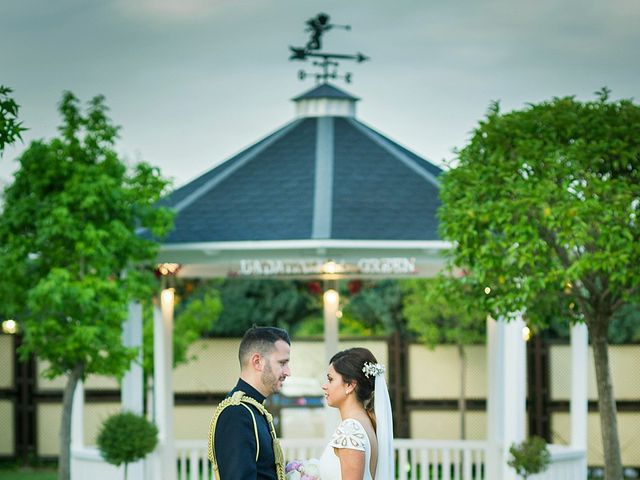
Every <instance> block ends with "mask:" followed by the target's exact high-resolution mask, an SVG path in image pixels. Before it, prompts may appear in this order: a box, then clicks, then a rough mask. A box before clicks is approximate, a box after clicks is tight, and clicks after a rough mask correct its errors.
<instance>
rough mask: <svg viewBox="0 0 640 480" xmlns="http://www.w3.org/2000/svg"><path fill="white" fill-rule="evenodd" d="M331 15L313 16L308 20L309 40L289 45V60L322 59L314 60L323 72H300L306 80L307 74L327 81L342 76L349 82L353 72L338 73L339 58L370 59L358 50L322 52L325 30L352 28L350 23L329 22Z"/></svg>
mask: <svg viewBox="0 0 640 480" xmlns="http://www.w3.org/2000/svg"><path fill="white" fill-rule="evenodd" d="M329 19H330V17H329V15H327V14H326V13H319V14H318V15H316V16H315V17H313V18H310V19H309V20H307V21H306V25H307V28H305V31H306V32H310V37H309V41H308V42H307V44H306V45H305V46H304V47H291V46H290V47H289V49H290V50H291V56H290V57H289V60H302V61H306V60H307V59H308V58H318V59H321V61H314V62H313V65H314V66H317V67H321V68H322V73H313V74H309V73H307V72H305V71H304V70H300V71H299V72H298V78H300V79H301V80H304V79H305V78H306V77H307V76H309V75H312V76H315V79H316V81H317V82H320V81H321V80H322V81H324V82H326V81H327V80H329V79H330V78H331V79H336V78H342V79H344V80H345V81H346V82H347V83H351V73H346V74H345V75H338V66H339V63H338V62H337V60H355V61H356V62H357V63H361V62H364V61H366V60H369V57H367V56H366V55H364V54H362V53H360V52H358V53H356V54H343V53H329V52H322V51H320V50H321V49H322V36H323V35H324V34H325V32H327V31H329V30H331V29H332V28H343V29H345V30H351V27H350V26H349V25H335V24H332V23H329Z"/></svg>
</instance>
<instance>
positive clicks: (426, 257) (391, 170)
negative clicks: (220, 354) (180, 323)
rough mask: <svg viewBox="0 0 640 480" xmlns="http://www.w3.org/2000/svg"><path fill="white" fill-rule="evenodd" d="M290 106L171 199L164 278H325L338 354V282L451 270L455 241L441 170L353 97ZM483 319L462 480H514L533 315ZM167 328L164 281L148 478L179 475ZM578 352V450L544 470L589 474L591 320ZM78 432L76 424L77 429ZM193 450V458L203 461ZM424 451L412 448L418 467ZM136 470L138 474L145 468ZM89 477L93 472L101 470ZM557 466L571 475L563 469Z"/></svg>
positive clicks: (78, 461)
mask: <svg viewBox="0 0 640 480" xmlns="http://www.w3.org/2000/svg"><path fill="white" fill-rule="evenodd" d="M293 101H294V103H295V108H296V117H295V118H294V120H292V121H291V122H289V123H288V124H286V125H284V126H283V127H281V128H279V129H278V130H276V131H275V132H273V133H271V134H269V135H267V136H266V137H264V138H263V139H261V140H259V141H258V142H256V143H255V144H253V145H251V146H249V147H248V148H246V149H245V150H243V151H241V152H240V153H238V154H237V155H235V156H233V157H232V158H230V159H228V160H226V161H224V162H222V163H220V164H219V165H217V166H215V167H214V168H212V169H211V170H209V171H208V172H206V173H204V174H203V175H201V176H200V177H198V178H196V179H195V180H193V181H192V182H190V183H188V184H186V185H184V186H183V187H181V188H179V189H177V190H176V191H174V192H173V193H172V194H171V195H169V196H168V197H167V198H166V199H165V200H164V204H165V205H166V206H168V207H171V208H172V209H174V210H175V211H176V218H175V228H174V230H173V232H172V233H171V234H170V235H169V236H168V238H167V239H165V241H164V243H163V245H162V246H161V249H160V253H159V256H158V262H159V263H160V264H162V268H164V269H165V270H166V271H167V272H169V271H171V272H172V273H175V274H176V275H178V276H182V277H190V278H212V277H227V276H243V277H261V278H264V277H271V278H321V279H323V280H325V286H326V292H325V296H324V299H325V311H324V319H325V349H326V352H327V355H330V354H331V353H333V352H335V351H336V348H337V318H336V311H337V300H338V297H337V292H336V291H335V290H333V289H332V282H333V281H335V280H338V279H343V278H376V277H380V278H389V277H432V276H434V275H435V274H436V273H437V272H438V271H439V270H440V269H441V268H442V266H443V263H444V260H443V255H442V254H443V252H444V251H446V250H447V249H449V248H451V245H450V244H449V243H448V242H444V241H442V240H440V239H439V238H438V234H437V224H438V222H437V218H436V211H437V208H438V206H439V198H438V190H439V182H438V176H439V175H440V173H441V170H440V169H439V168H438V167H437V166H435V165H433V164H431V163H429V162H428V161H426V160H424V159H422V158H421V157H419V156H417V155H416V154H414V153H412V152H411V151H410V150H408V149H406V148H405V147H403V146H401V145H399V144H398V143H396V142H394V141H393V140H390V139H389V138H388V137H386V136H385V135H383V134H381V133H379V132H378V131H376V130H374V129H373V128H371V127H369V126H367V125H366V124H364V123H362V122H361V121H360V120H359V119H357V118H356V103H357V101H358V98H356V97H354V96H353V95H351V94H349V93H347V92H345V91H343V90H341V89H339V88H337V87H335V86H333V85H331V84H329V83H323V84H320V85H318V86H316V87H314V88H312V89H311V90H309V91H307V92H306V93H304V94H302V95H300V96H298V97H295V98H294V99H293ZM487 322H488V335H487V337H488V361H487V365H488V368H489V388H488V392H489V393H488V399H487V422H488V425H487V432H488V434H487V436H488V438H487V441H486V442H481V444H479V442H475V443H476V444H478V445H474V446H473V448H474V449H476V450H478V451H480V452H481V458H480V457H477V458H476V457H473V458H472V456H471V453H470V452H471V447H470V446H465V444H464V442H458V443H459V444H460V445H459V446H458V447H459V454H460V457H459V460H460V464H461V467H460V468H459V470H455V469H454V472H455V471H458V473H459V475H460V476H459V477H457V478H465V479H467V478H469V479H471V478H477V479H479V478H486V479H491V480H508V479H513V478H515V477H514V474H513V472H512V471H511V470H510V469H509V468H508V467H507V466H506V455H507V450H508V447H509V445H510V444H511V443H513V442H517V441H521V440H523V439H524V437H525V416H526V410H525V402H526V387H525V385H526V381H525V376H526V369H525V365H526V356H525V341H524V339H523V338H522V328H523V326H524V323H523V322H522V320H521V319H520V320H515V321H511V322H509V323H507V322H504V321H495V320H493V319H488V321H487ZM141 323H142V315H141V310H140V308H139V306H135V305H134V306H132V307H131V309H130V318H129V321H128V323H127V327H126V332H125V341H127V342H128V343H129V344H131V345H136V344H140V343H141ZM172 325H173V293H172V290H170V289H166V290H164V291H163V292H162V294H161V308H158V309H156V312H155V314H154V364H155V367H154V368H155V371H154V379H155V384H154V390H155V398H154V413H155V421H156V423H157V425H158V427H159V431H160V445H159V447H158V450H157V452H156V455H154V456H153V458H152V459H151V460H150V461H147V468H146V469H145V470H146V473H145V475H146V478H155V479H160V478H162V479H165V480H175V479H176V478H177V477H176V475H177V472H176V468H175V465H176V449H175V444H174V438H173V425H172V409H173V391H172V380H171V377H172V368H171V365H172V351H171V348H172V347H171V345H172V344H171V335H172ZM572 346H573V350H572V351H573V357H572V358H573V363H572V365H573V371H572V378H573V384H572V400H571V419H572V439H571V447H564V448H562V447H559V446H558V447H553V459H554V465H553V466H552V468H551V469H550V470H549V473H548V474H547V476H545V477H540V478H549V479H551V478H586V417H587V400H586V398H587V396H586V388H587V387H586V364H587V339H586V330H585V329H584V328H583V327H581V326H577V327H574V330H573V332H572ZM141 378H142V374H141V371H140V369H139V367H136V366H133V367H132V370H131V372H130V373H129V374H128V375H127V378H126V379H125V382H124V384H123V404H124V405H125V407H126V408H128V409H131V410H134V411H139V412H141V411H142V380H141ZM78 391H79V393H78V396H77V404H76V405H74V415H75V425H81V423H82V420H81V414H80V415H78V413H77V412H81V409H80V408H77V407H78V405H81V403H82V390H81V389H78ZM80 431H81V428H80V427H77V428H76V429H74V432H76V433H77V432H80ZM201 441H202V442H203V447H204V439H201ZM406 442H409V443H406ZM411 442H412V440H401V441H398V445H399V447H397V448H400V449H401V450H399V453H398V461H399V462H403V459H404V460H406V452H407V451H408V449H411V448H414V449H415V448H421V447H419V442H418V443H415V444H414V445H413V446H412V444H411ZM469 445H471V444H469ZM458 447H456V448H458ZM402 449H404V450H402ZM202 454H204V449H203V450H202ZM83 455H84V456H83ZM198 455H199V454H192V457H193V458H192V459H193V461H194V462H195V461H198V458H197V457H198ZM204 455H206V454H204ZM474 455H475V454H474ZM418 456H419V455H418ZM418 456H416V455H414V456H413V458H414V460H413V461H414V462H415V461H417V460H415V459H416V458H417V457H418ZM73 457H74V462H75V470H74V472H75V475H74V476H75V478H84V477H83V476H82V475H83V474H82V473H80V472H82V471H83V470H82V469H83V465H82V461H86V462H90V460H89V458H90V457H91V455H90V454H89V453H87V451H86V448H85V447H84V445H82V438H81V436H80V435H79V433H78V434H76V435H74V454H73ZM83 459H85V460H83ZM481 465H484V467H481ZM136 468H138V469H139V470H138V475H139V478H143V476H142V475H143V474H142V471H143V467H142V466H141V465H138V466H137V467H136ZM85 471H86V470H85ZM151 471H153V473H150V472H151ZM399 471H400V478H405V477H403V476H402V475H405V474H406V473H405V472H404V469H403V468H400V469H399ZM414 471H415V469H414ZM443 471H444V470H443ZM447 471H448V470H447ZM554 471H555V472H556V473H554ZM92 472H94V473H92V477H93V478H94V480H98V478H97V477H96V473H95V472H96V468H95V466H94V469H93V470H92ZM472 472H473V473H472ZM563 472H564V473H563ZM561 474H566V475H568V476H567V477H560V476H554V475H561ZM136 478H138V477H136ZM181 478H182V477H181ZM443 478H448V477H447V476H446V475H445V477H443ZM537 478H538V477H537Z"/></svg>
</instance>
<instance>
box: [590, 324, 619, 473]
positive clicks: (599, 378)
mask: <svg viewBox="0 0 640 480" xmlns="http://www.w3.org/2000/svg"><path fill="white" fill-rule="evenodd" d="M607 320H608V319H606V318H596V319H595V320H594V323H589V324H588V326H589V327H593V328H589V330H590V332H589V333H590V335H591V346H592V347H593V358H594V362H595V367H596V383H597V385H598V410H599V412H600V429H601V430H602V444H603V447H604V464H605V466H604V472H605V473H604V476H605V480H622V458H621V455H620V440H619V438H618V421H617V418H616V400H615V397H614V396H613V385H612V384H611V372H610V369H609V341H608V339H607V325H608V321H607Z"/></svg>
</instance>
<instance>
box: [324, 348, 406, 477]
mask: <svg viewBox="0 0 640 480" xmlns="http://www.w3.org/2000/svg"><path fill="white" fill-rule="evenodd" d="M322 389H323V390H324V395H325V397H326V399H327V404H328V405H329V406H331V407H334V408H337V409H338V410H339V411H340V417H341V418H342V421H341V422H340V424H339V425H338V428H337V429H336V430H335V432H334V434H333V436H332V437H331V441H330V442H329V444H328V445H327V447H326V449H325V450H324V453H323V454H322V457H321V458H320V462H319V469H320V478H321V479H322V480H393V479H394V478H395V475H394V459H393V420H392V415H391V403H390V400H389V392H388V390H387V384H386V382H385V379H384V367H383V366H382V365H380V364H379V363H378V362H377V360H376V358H375V357H374V356H373V354H372V353H371V352H370V351H369V350H367V349H366V348H350V349H348V350H343V351H342V352H338V353H336V354H335V355H334V356H333V358H332V359H331V361H330V362H329V368H328V370H327V381H326V382H325V383H324V385H322Z"/></svg>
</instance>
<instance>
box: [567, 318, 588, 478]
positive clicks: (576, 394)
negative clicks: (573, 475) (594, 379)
mask: <svg viewBox="0 0 640 480" xmlns="http://www.w3.org/2000/svg"><path fill="white" fill-rule="evenodd" d="M588 362H589V333H588V331H587V325H586V324H584V323H577V324H575V325H573V326H572V327H571V407H570V409H571V446H572V447H573V448H576V449H580V450H583V451H584V455H585V458H584V462H583V465H582V467H581V468H582V473H581V476H580V478H587V458H586V457H587V416H588V403H587V402H588V390H587V366H588Z"/></svg>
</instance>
